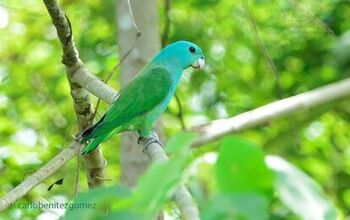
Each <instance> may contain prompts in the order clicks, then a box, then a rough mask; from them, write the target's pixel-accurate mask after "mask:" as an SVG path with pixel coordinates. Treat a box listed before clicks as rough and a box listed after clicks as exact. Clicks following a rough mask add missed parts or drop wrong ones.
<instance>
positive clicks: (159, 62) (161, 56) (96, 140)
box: [80, 41, 205, 155]
mask: <svg viewBox="0 0 350 220" xmlns="http://www.w3.org/2000/svg"><path fill="white" fill-rule="evenodd" d="M204 64H205V61H204V55H203V52H202V49H201V48H200V47H198V46H197V45H196V44H194V43H192V42H189V41H177V42H175V43H172V44H170V45H168V46H166V47H165V48H163V49H162V50H161V51H160V52H159V53H158V54H157V55H156V56H154V57H153V58H152V59H151V60H150V61H149V62H148V63H147V64H146V65H145V66H144V67H143V68H142V69H141V70H140V72H139V73H138V74H137V75H136V77H135V78H134V79H133V80H132V81H131V82H130V83H129V84H128V85H127V86H126V87H125V88H123V89H121V91H120V93H119V94H118V97H117V98H116V99H115V100H114V102H113V103H112V105H111V106H110V108H109V109H108V110H107V112H106V113H105V114H104V115H103V116H102V117H101V119H100V120H99V121H98V122H97V123H96V124H94V125H93V126H91V127H90V128H88V129H86V130H85V131H84V132H82V134H81V137H80V138H81V139H80V142H81V143H82V144H84V143H87V142H89V143H88V145H87V146H86V147H85V149H84V150H83V152H82V154H83V155H84V154H88V153H90V152H91V151H93V150H94V149H95V148H96V147H97V146H98V145H99V144H100V143H101V142H103V141H105V140H107V139H108V138H110V137H111V136H112V135H113V134H115V133H121V132H123V131H137V132H138V134H139V135H140V138H149V137H151V135H152V128H153V125H154V123H155V121H156V120H157V118H158V117H159V116H160V115H161V114H162V113H163V112H164V110H165V109H166V108H167V106H168V104H169V102H170V100H171V98H172V97H173V96H174V93H175V90H176V87H177V85H178V83H179V81H180V78H181V75H182V72H183V71H184V70H185V69H186V68H188V67H190V66H192V67H193V68H203V67H204Z"/></svg>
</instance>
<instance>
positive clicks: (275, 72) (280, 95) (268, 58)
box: [242, 0, 284, 99]
mask: <svg viewBox="0 0 350 220" xmlns="http://www.w3.org/2000/svg"><path fill="white" fill-rule="evenodd" d="M242 2H243V7H244V8H245V10H246V11H247V14H248V18H249V21H250V23H251V25H252V28H253V31H254V34H255V40H256V43H257V44H258V46H259V48H260V50H261V52H262V54H263V55H264V58H265V60H266V63H267V65H268V67H269V69H270V71H271V72H272V74H273V75H274V77H275V80H276V87H277V91H278V98H279V99H281V98H283V97H284V90H283V88H282V84H281V79H280V75H279V73H278V70H277V67H276V65H275V63H274V62H273V60H272V58H271V56H270V54H269V52H268V51H267V49H266V47H265V46H264V43H263V42H262V40H261V37H260V34H259V31H258V27H257V25H256V21H255V18H254V16H253V14H252V12H251V11H250V8H249V5H248V2H247V1H246V0H243V1H242Z"/></svg>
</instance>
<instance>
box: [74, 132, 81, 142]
mask: <svg viewBox="0 0 350 220" xmlns="http://www.w3.org/2000/svg"><path fill="white" fill-rule="evenodd" d="M73 139H74V140H75V141H76V142H80V141H81V135H80V134H76V135H75V136H74V137H73Z"/></svg>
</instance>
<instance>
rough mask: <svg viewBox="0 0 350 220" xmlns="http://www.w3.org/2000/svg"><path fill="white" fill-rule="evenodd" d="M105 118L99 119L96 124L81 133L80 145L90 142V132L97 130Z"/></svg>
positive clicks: (91, 135) (91, 136)
mask: <svg viewBox="0 0 350 220" xmlns="http://www.w3.org/2000/svg"><path fill="white" fill-rule="evenodd" d="M105 116H106V115H103V116H102V118H101V119H100V120H99V121H98V122H96V123H95V124H94V125H92V126H91V127H90V128H88V129H86V130H85V131H83V133H82V134H81V137H82V139H81V141H80V142H81V143H82V144H83V143H86V142H87V141H88V140H90V139H91V138H93V134H92V132H93V131H94V130H95V129H96V128H98V126H99V125H100V124H102V122H103V120H104V119H105Z"/></svg>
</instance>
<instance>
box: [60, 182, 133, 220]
mask: <svg viewBox="0 0 350 220" xmlns="http://www.w3.org/2000/svg"><path fill="white" fill-rule="evenodd" d="M130 196H131V193H130V191H129V190H128V189H125V188H122V187H119V186H112V187H97V188H93V189H91V190H89V191H87V192H83V193H81V194H79V196H78V197H77V199H75V200H74V202H73V204H80V205H89V208H72V209H68V210H67V211H66V214H65V216H64V218H63V219H62V220H77V219H97V218H100V217H101V216H104V215H105V211H106V209H107V208H110V204H111V203H112V202H115V201H117V203H116V204H114V206H115V207H119V208H120V209H123V208H124V207H127V206H128V205H129V204H131V203H132V201H131V197H130Z"/></svg>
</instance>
